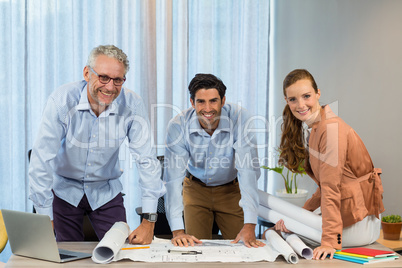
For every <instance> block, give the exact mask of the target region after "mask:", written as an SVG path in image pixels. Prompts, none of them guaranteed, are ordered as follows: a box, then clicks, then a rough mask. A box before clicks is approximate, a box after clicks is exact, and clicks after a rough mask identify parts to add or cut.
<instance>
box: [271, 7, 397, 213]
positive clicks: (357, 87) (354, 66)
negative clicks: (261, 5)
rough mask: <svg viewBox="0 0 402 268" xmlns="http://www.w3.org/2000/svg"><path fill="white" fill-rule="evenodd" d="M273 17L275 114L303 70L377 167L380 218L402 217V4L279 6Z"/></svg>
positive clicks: (279, 113) (279, 112)
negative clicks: (292, 77)
mask: <svg viewBox="0 0 402 268" xmlns="http://www.w3.org/2000/svg"><path fill="white" fill-rule="evenodd" d="M273 14H274V16H275V17H274V30H273V34H274V38H273V40H274V47H273V56H274V61H275V62H274V66H273V70H274V74H273V79H274V80H273V85H274V88H275V90H276V92H277V95H276V96H275V98H276V99H278V100H279V99H280V104H281V105H278V107H277V108H276V110H275V115H276V116H280V115H281V113H282V109H283V107H284V105H285V102H284V100H283V96H282V81H283V78H284V77H285V76H286V74H287V73H289V72H290V71H291V70H293V69H296V68H306V69H308V70H309V71H310V72H311V73H312V74H313V76H314V77H315V79H316V82H317V84H318V87H319V88H320V89H321V99H320V102H321V103H322V104H329V103H334V105H335V106H338V115H339V116H340V117H341V118H343V119H344V120H345V121H346V123H348V124H349V125H351V126H352V127H353V128H354V129H355V130H356V132H357V133H358V134H359V135H360V137H361V138H362V139H363V141H364V143H365V145H366V146H367V149H368V150H369V152H370V154H371V157H372V159H373V162H374V165H375V167H379V168H382V170H383V175H382V182H383V186H384V191H385V192H384V205H385V208H386V211H385V212H384V214H383V215H387V214H391V213H393V214H395V213H398V214H402V191H401V190H402V175H401V173H402V172H401V171H400V169H402V157H401V150H402V146H401V139H402V119H401V115H402V89H401V81H402V1H398V0H395V1H391V0H353V1H349V0H338V1H336V0H325V1H323V0H276V1H274V13H273Z"/></svg>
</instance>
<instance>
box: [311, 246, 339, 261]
mask: <svg viewBox="0 0 402 268" xmlns="http://www.w3.org/2000/svg"><path fill="white" fill-rule="evenodd" d="M335 251H336V250H335V249H334V248H332V247H328V246H319V247H317V248H315V249H314V250H313V260H325V258H326V257H327V256H328V255H330V257H329V259H330V260H332V259H333V258H334V253H335Z"/></svg>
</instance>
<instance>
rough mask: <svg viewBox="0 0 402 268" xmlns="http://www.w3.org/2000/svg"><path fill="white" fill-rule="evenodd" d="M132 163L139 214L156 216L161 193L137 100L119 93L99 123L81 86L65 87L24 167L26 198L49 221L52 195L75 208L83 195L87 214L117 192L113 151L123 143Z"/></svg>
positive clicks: (130, 94) (51, 104)
mask: <svg viewBox="0 0 402 268" xmlns="http://www.w3.org/2000/svg"><path fill="white" fill-rule="evenodd" d="M126 138H127V139H128V147H129V150H130V153H131V155H132V156H133V158H134V160H135V161H136V165H137V169H138V172H139V184H140V187H141V192H142V208H143V212H149V213H151V212H152V213H153V212H156V207H157V203H158V198H159V197H160V196H162V195H163V194H164V193H165V191H166V190H165V187H164V185H163V182H162V180H161V178H160V176H161V167H160V163H159V161H158V160H157V159H156V155H155V149H154V147H153V141H152V135H151V130H150V123H149V119H148V116H147V113H146V110H145V107H144V103H143V101H142V99H141V98H140V97H139V96H138V95H137V94H135V93H134V92H133V91H131V90H129V89H127V88H124V87H123V88H122V89H121V92H120V95H119V96H118V97H117V98H116V99H115V100H114V101H113V102H112V104H111V105H109V107H108V108H107V109H106V110H105V111H104V112H102V113H101V114H100V115H99V117H97V116H96V115H95V113H94V112H93V111H92V109H91V107H90V104H89V102H88V96H87V82H86V81H79V82H74V83H70V84H66V85H63V86H61V87H60V88H58V89H57V90H56V91H54V92H53V93H52V94H51V95H50V97H49V99H48V101H47V104H46V107H45V109H44V112H43V118H42V122H41V125H40V129H39V133H38V136H37V139H36V141H35V143H34V146H33V149H32V155H31V162H30V166H29V182H30V183H29V186H30V195H29V198H30V199H31V200H32V201H33V203H34V206H35V209H36V211H37V212H38V213H40V214H46V215H49V216H50V218H51V219H53V209H52V202H53V193H52V189H53V191H54V194H55V195H57V196H58V197H59V198H61V199H63V200H65V201H66V202H68V203H70V204H71V205H74V206H78V204H79V202H80V201H81V199H82V197H83V196H84V194H86V196H87V198H88V202H89V204H90V206H91V208H92V209H93V210H96V209H97V208H99V207H101V206H102V205H104V204H106V203H107V202H109V201H110V200H112V199H113V198H114V197H115V196H116V195H117V194H118V193H120V192H121V191H122V189H123V186H122V184H121V182H120V180H119V178H120V176H121V175H122V173H123V171H122V170H121V169H120V166H119V158H118V156H119V148H120V146H121V145H122V143H123V142H124V140H125V139H126Z"/></svg>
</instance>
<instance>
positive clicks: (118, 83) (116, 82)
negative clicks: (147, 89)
mask: <svg viewBox="0 0 402 268" xmlns="http://www.w3.org/2000/svg"><path fill="white" fill-rule="evenodd" d="M89 69H90V70H91V71H92V72H93V73H94V74H95V75H96V76H97V77H98V78H99V82H101V83H102V84H107V83H109V82H110V80H113V85H115V86H121V85H123V83H124V82H125V81H126V78H125V77H124V78H121V77H117V78H111V77H109V76H107V75H100V74H98V73H97V72H95V71H94V69H92V67H89Z"/></svg>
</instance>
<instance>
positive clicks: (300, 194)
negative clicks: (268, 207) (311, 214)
mask: <svg viewBox="0 0 402 268" xmlns="http://www.w3.org/2000/svg"><path fill="white" fill-rule="evenodd" d="M293 192H294V189H293ZM307 195H308V191H307V190H304V189H297V194H295V193H291V194H288V193H287V192H286V189H280V190H277V191H276V196H277V197H279V198H280V199H282V200H285V201H287V202H289V203H292V204H294V205H296V206H298V207H303V206H304V203H306V200H307Z"/></svg>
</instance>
